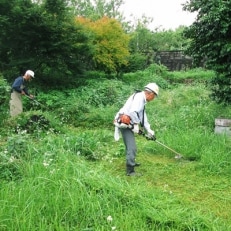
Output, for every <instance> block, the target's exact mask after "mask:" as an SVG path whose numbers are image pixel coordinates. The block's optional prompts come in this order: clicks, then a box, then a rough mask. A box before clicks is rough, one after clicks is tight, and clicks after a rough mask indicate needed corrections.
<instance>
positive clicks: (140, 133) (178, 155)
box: [138, 130, 183, 159]
mask: <svg viewBox="0 0 231 231" xmlns="http://www.w3.org/2000/svg"><path fill="white" fill-rule="evenodd" d="M138 134H139V135H143V136H145V138H146V139H147V140H153V141H155V142H156V143H158V144H159V145H161V146H163V147H165V148H167V149H168V150H170V151H172V152H173V153H175V154H176V155H175V159H182V158H183V155H182V154H180V153H179V152H176V151H175V150H173V149H172V148H170V147H168V146H166V145H165V144H163V143H161V142H160V141H158V140H156V137H155V136H148V135H147V134H145V133H144V132H143V131H142V130H139V133H138Z"/></svg>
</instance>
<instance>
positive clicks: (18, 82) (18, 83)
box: [12, 76, 29, 95]
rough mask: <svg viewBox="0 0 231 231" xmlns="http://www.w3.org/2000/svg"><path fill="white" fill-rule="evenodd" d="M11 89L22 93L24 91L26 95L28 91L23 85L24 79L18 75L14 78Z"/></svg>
mask: <svg viewBox="0 0 231 231" xmlns="http://www.w3.org/2000/svg"><path fill="white" fill-rule="evenodd" d="M12 90H15V91H17V92H18V93H22V91H24V92H25V93H26V95H29V92H28V90H27V88H26V86H25V85H24V79H23V77H22V76H19V77H18V78H16V79H15V81H14V83H13V85H12Z"/></svg>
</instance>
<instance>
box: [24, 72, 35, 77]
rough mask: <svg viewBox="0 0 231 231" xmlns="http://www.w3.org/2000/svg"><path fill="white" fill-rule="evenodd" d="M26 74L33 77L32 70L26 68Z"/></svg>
mask: <svg viewBox="0 0 231 231" xmlns="http://www.w3.org/2000/svg"><path fill="white" fill-rule="evenodd" d="M26 75H30V76H31V77H32V78H34V72H33V71H31V70H27V71H26Z"/></svg>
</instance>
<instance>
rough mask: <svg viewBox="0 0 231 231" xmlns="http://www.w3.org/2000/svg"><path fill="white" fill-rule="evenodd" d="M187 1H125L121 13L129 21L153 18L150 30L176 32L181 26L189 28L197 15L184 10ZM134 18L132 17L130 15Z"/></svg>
mask: <svg viewBox="0 0 231 231" xmlns="http://www.w3.org/2000/svg"><path fill="white" fill-rule="evenodd" d="M186 1H187V0H124V2H125V4H123V5H122V6H121V12H123V14H124V16H125V17H126V18H127V19H130V20H133V21H134V19H139V18H141V16H142V15H145V16H147V17H151V18H153V22H152V24H150V25H149V26H148V28H149V29H150V30H155V29H156V28H159V29H160V30H162V29H165V30H169V29H172V30H175V29H176V28H177V27H179V26H180V25H184V26H189V25H191V24H192V23H193V21H194V19H195V14H192V13H190V12H185V11H183V10H182V5H181V4H182V3H185V2H186ZM131 14H132V15H133V16H130V15H131Z"/></svg>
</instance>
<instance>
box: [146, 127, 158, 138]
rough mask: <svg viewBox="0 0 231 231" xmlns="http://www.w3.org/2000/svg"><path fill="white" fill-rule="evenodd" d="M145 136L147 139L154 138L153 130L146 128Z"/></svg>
mask: <svg viewBox="0 0 231 231" xmlns="http://www.w3.org/2000/svg"><path fill="white" fill-rule="evenodd" d="M146 138H147V139H149V140H156V137H155V132H154V131H153V130H151V129H149V130H147V135H146Z"/></svg>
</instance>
